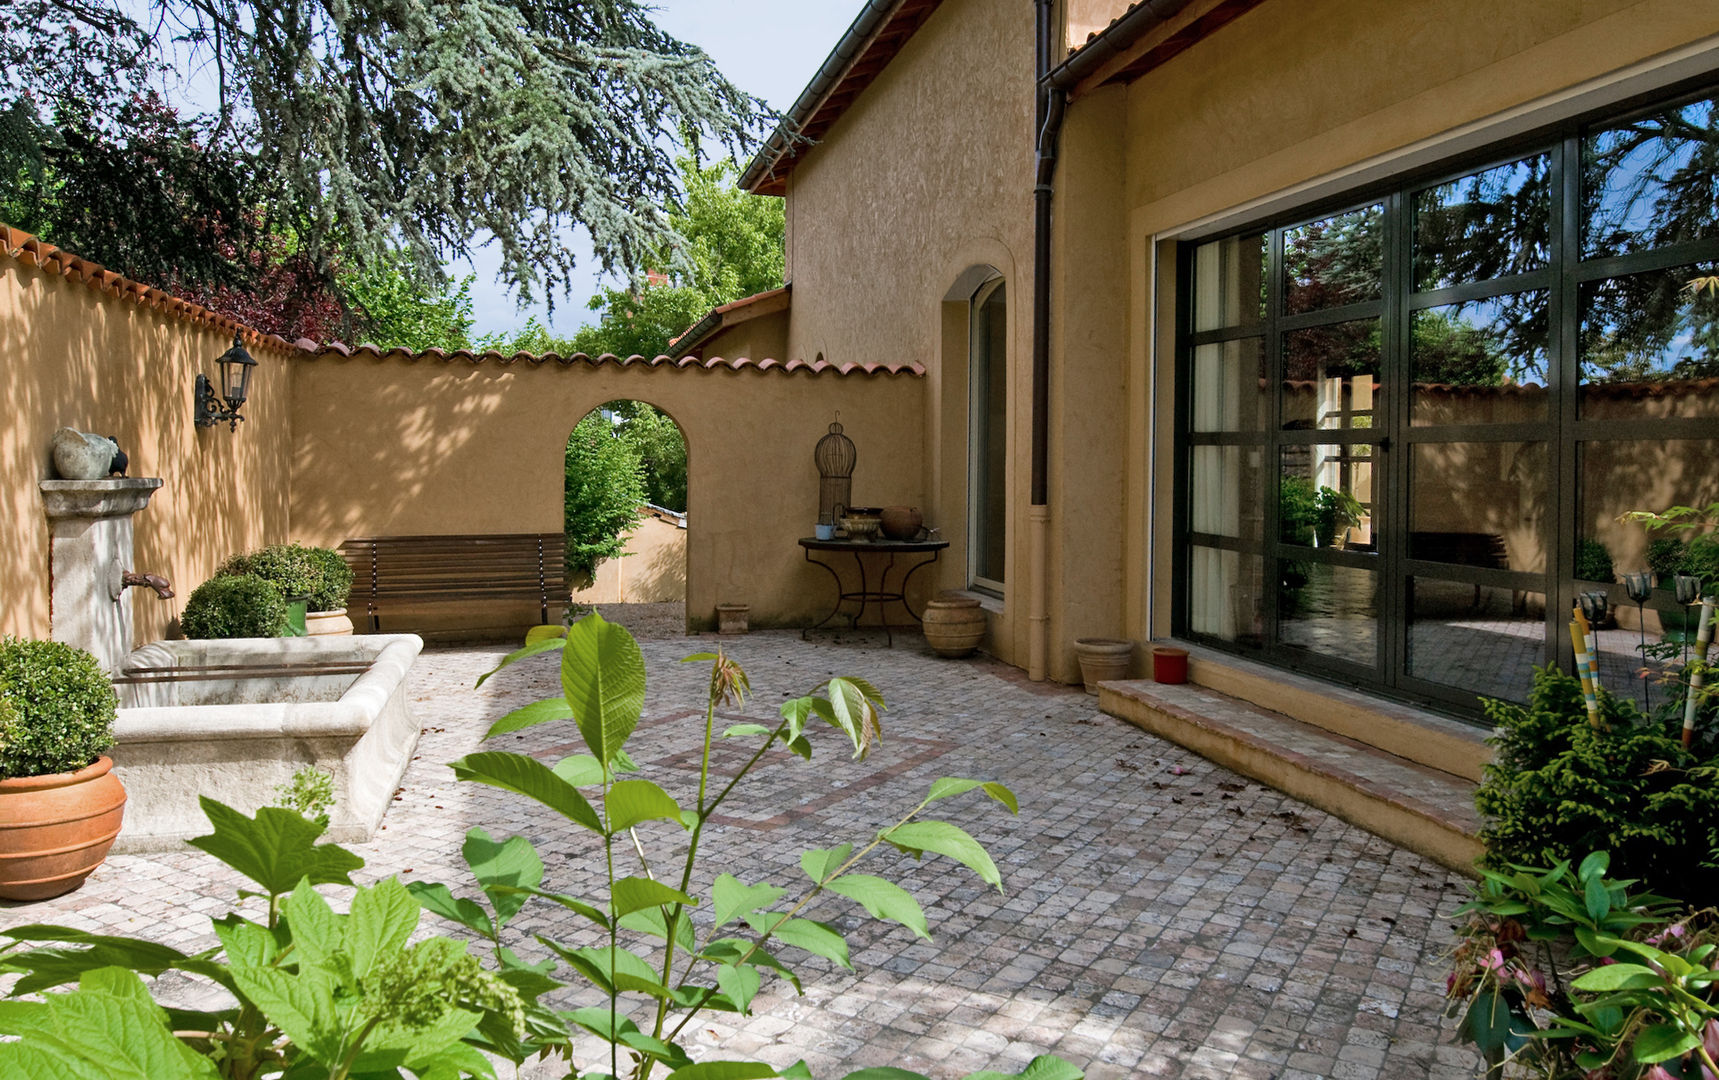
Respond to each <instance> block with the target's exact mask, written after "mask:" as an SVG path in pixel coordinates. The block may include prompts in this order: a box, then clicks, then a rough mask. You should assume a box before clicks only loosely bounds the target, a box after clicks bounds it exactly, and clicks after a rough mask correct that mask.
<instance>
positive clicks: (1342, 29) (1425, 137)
mask: <svg viewBox="0 0 1719 1080" xmlns="http://www.w3.org/2000/svg"><path fill="white" fill-rule="evenodd" d="M1716 34H1719V7H1715V6H1713V5H1691V4H1687V3H1682V2H1672V0H1639V2H1630V0H1568V2H1546V3H1532V4H1498V3H1494V2H1491V0H1435V2H1427V3H1417V4H1379V3H1375V2H1372V0H1306V2H1303V3H1297V4H1289V3H1287V2H1285V0H1269V2H1267V3H1265V4H1262V5H1261V6H1260V7H1258V8H1256V9H1254V10H1253V11H1251V12H1249V13H1247V14H1245V15H1243V16H1241V17H1240V18H1238V19H1237V20H1235V21H1234V22H1232V23H1230V24H1229V25H1227V26H1225V27H1223V28H1222V29H1220V30H1219V31H1218V32H1217V33H1216V34H1215V35H1214V36H1213V37H1211V38H1210V39H1208V40H1206V41H1205V42H1203V43H1201V44H1199V45H1197V46H1196V47H1194V48H1193V49H1191V50H1189V51H1187V52H1185V53H1183V54H1181V55H1179V56H1177V57H1176V58H1174V59H1173V60H1171V61H1170V62H1169V63H1167V64H1166V65H1164V66H1162V67H1160V68H1158V69H1157V70H1155V71H1153V72H1151V73H1149V74H1147V75H1146V76H1145V77H1143V78H1141V79H1139V80H1137V81H1136V82H1134V83H1133V84H1131V85H1129V86H1127V87H1125V88H1124V87H1107V88H1104V89H1101V90H1098V91H1096V92H1093V93H1090V94H1087V95H1085V96H1083V97H1080V98H1078V99H1076V100H1075V101H1074V102H1073V103H1072V104H1071V106H1070V110H1069V119H1068V123H1067V125H1066V127H1065V129H1064V134H1063V146H1062V155H1061V156H1062V160H1061V164H1060V166H1059V170H1058V177H1057V184H1058V190H1057V196H1056V197H1057V206H1058V211H1057V212H1058V219H1057V232H1056V241H1055V244H1056V247H1055V252H1054V262H1053V266H1054V272H1055V274H1056V277H1055V279H1054V284H1053V290H1054V299H1053V310H1054V314H1053V342H1054V344H1053V363H1054V365H1055V368H1056V370H1057V371H1058V372H1059V373H1061V374H1062V376H1063V382H1062V383H1060V384H1058V383H1053V386H1055V387H1058V388H1059V389H1058V390H1057V393H1059V394H1060V395H1061V399H1060V401H1057V400H1056V399H1055V398H1054V396H1053V424H1060V425H1061V434H1060V435H1053V446H1054V447H1056V450H1055V454H1056V455H1057V456H1058V459H1059V460H1058V461H1057V462H1056V463H1055V464H1054V465H1053V470H1061V471H1062V472H1063V473H1065V474H1067V473H1070V472H1072V471H1073V469H1074V468H1075V467H1076V466H1077V464H1079V463H1080V462H1081V461H1082V460H1083V459H1090V458H1091V457H1092V454H1091V451H1090V449H1089V448H1088V447H1086V446H1084V445H1083V440H1082V439H1081V438H1080V437H1079V431H1080V430H1085V429H1087V428H1088V426H1089V425H1088V424H1087V420H1088V418H1097V419H1100V420H1101V421H1103V422H1106V423H1108V422H1109V421H1110V419H1111V418H1112V417H1113V416H1114V411H1113V410H1108V409H1103V408H1100V411H1098V412H1096V413H1093V412H1088V411H1087V410H1088V409H1089V408H1091V407H1093V406H1094V405H1095V404H1096V405H1098V406H1102V405H1103V402H1102V400H1095V395H1092V394H1088V393H1086V392H1085V391H1084V390H1083V389H1081V388H1080V387H1081V386H1082V385H1084V384H1083V383H1081V380H1083V379H1085V378H1087V377H1088V375H1089V374H1090V373H1093V372H1098V373H1102V375H1103V379H1104V381H1105V385H1107V386H1115V385H1118V380H1117V378H1116V375H1115V373H1114V372H1112V371H1111V370H1110V368H1109V366H1108V364H1109V361H1110V358H1111V356H1112V353H1113V351H1114V350H1116V349H1117V348H1120V349H1121V350H1122V355H1123V356H1124V357H1125V367H1126V371H1125V373H1124V374H1123V375H1122V376H1121V378H1120V385H1121V386H1122V387H1123V393H1124V394H1125V397H1126V401H1125V405H1124V412H1125V419H1124V420H1123V422H1122V425H1121V427H1120V429H1119V430H1117V431H1115V432H1114V433H1113V434H1111V435H1110V436H1108V437H1106V439H1105V440H1104V445H1105V447H1106V448H1107V449H1108V450H1109V451H1110V452H1112V453H1114V454H1116V455H1118V456H1119V457H1120V458H1121V459H1122V461H1123V462H1124V464H1125V473H1124V475H1123V477H1122V479H1121V483H1120V486H1119V488H1118V489H1117V494H1118V496H1119V497H1120V500H1121V503H1122V506H1123V517H1122V521H1121V529H1120V531H1121V556H1120V560H1119V561H1120V564H1121V574H1122V583H1123V588H1122V590H1121V592H1120V594H1118V595H1117V597H1116V599H1114V600H1112V599H1111V598H1110V597H1107V596H1103V595H1094V594H1093V593H1092V592H1091V591H1090V590H1088V589H1086V588H1084V587H1083V588H1081V589H1079V590H1070V592H1071V595H1069V596H1066V597H1064V598H1063V599H1062V600H1061V601H1060V602H1059V604H1058V605H1057V607H1056V608H1055V609H1054V610H1055V611H1056V613H1057V615H1058V617H1059V618H1061V619H1063V620H1065V624H1066V626H1067V628H1068V630H1069V631H1072V630H1073V629H1074V628H1076V627H1079V626H1085V625H1100V624H1102V623H1103V622H1104V621H1105V620H1106V619H1109V618H1112V617H1114V618H1115V619H1117V620H1119V621H1120V623H1121V624H1122V628H1123V629H1125V630H1126V632H1127V633H1128V635H1129V636H1131V637H1134V638H1135V639H1136V640H1142V641H1143V640H1145V639H1147V638H1148V637H1151V636H1154V635H1157V636H1163V635H1166V634H1168V633H1169V629H1170V603H1169V599H1170V574H1169V567H1170V550H1171V548H1170V529H1171V511H1172V502H1171V490H1172V488H1171V484H1172V480H1173V474H1172V472H1171V468H1170V460H1169V458H1170V449H1171V446H1172V433H1173V412H1172V409H1173V403H1174V400H1175V394H1174V387H1173V385H1172V383H1173V374H1174V326H1173V321H1174V311H1175V306H1174V305H1175V300H1176V294H1175V288H1174V274H1175V245H1174V243H1173V239H1174V237H1175V236H1177V235H1178V234H1179V233H1181V232H1182V231H1184V230H1186V229H1188V228H1190V227H1191V226H1196V225H1205V224H1206V223H1209V222H1211V221H1213V220H1222V219H1224V218H1226V217H1227V216H1229V215H1236V216H1246V215H1247V214H1250V213H1256V214H1257V213H1263V212H1265V210H1264V208H1266V207H1270V206H1272V205H1277V204H1280V203H1283V204H1287V203H1290V202H1293V201H1296V200H1301V201H1306V200H1310V199H1312V198H1314V197H1315V194H1314V193H1315V192H1318V193H1321V194H1322V193H1325V192H1327V191H1329V190H1333V189H1336V188H1340V187H1341V186H1342V185H1343V184H1345V183H1349V184H1354V183H1361V182H1363V180H1364V179H1366V178H1369V177H1373V176H1382V175H1387V174H1388V173H1389V172H1392V171H1400V170H1401V169H1404V168H1407V167H1409V166H1410V165H1411V164H1414V163H1417V162H1420V161H1427V160H1435V159H1437V158H1438V157H1441V156H1448V155H1449V154H1451V153H1454V152H1455V149H1454V148H1456V147H1459V146H1460V147H1463V148H1466V147H1469V146H1475V145H1483V144H1484V143H1485V142H1487V141H1493V140H1496V139H1498V138H1502V137H1504V136H1506V135H1512V134H1515V133H1516V132H1519V131H1525V130H1529V129H1530V128H1532V127H1533V126H1536V125H1537V124H1543V123H1545V122H1549V121H1550V120H1551V119H1555V118H1556V117H1557V115H1559V112H1560V111H1561V112H1562V113H1564V114H1567V113H1570V112H1573V111H1575V109H1576V108H1578V107H1590V106H1592V105H1597V104H1599V103H1600V101H1602V100H1603V99H1604V98H1605V97H1606V96H1608V95H1610V96H1612V97H1619V96H1622V95H1623V94H1624V93H1625V92H1626V91H1625V89H1623V88H1622V87H1625V86H1627V88H1628V91H1630V92H1639V91H1641V90H1643V89H1646V88H1647V86H1648V85H1650V84H1651V83H1653V82H1654V81H1655V80H1658V81H1660V82H1669V81H1671V79H1672V77H1673V76H1672V74H1670V73H1671V72H1675V73H1676V77H1678V78H1682V77H1687V76H1688V75H1689V74H1691V73H1692V66H1699V65H1700V64H1701V63H1703V61H1701V60H1699V59H1698V58H1697V59H1691V58H1690V56H1689V54H1691V53H1695V52H1698V51H1699V50H1700V48H1701V47H1702V45H1703V43H1706V42H1709V41H1710V40H1711V39H1713V37H1714V35H1716ZM1673 64H1675V65H1676V66H1675V67H1673V66H1671V65H1673ZM1659 65H1665V66H1664V67H1662V68H1660V70H1661V72H1662V74H1659V75H1655V74H1653V73H1652V69H1654V68H1656V67H1657V66H1659ZM1714 66H1719V64H1715V65H1714ZM1625 76H1627V77H1628V78H1629V79H1630V80H1632V81H1630V82H1628V83H1625V82H1624V81H1623V79H1624V77H1625ZM1613 82H1615V83H1617V86H1618V87H1619V88H1615V89H1606V86H1607V84H1610V83H1613ZM1578 94H1580V95H1582V96H1580V97H1578ZM1564 99H1575V103H1571V102H1567V101H1565V100H1564ZM1094 192H1099V193H1107V194H1108V195H1109V196H1110V197H1112V198H1113V199H1114V202H1113V204H1112V205H1113V206H1115V207H1116V209H1115V210H1114V211H1113V212H1110V213H1104V212H1101V211H1097V210H1094V209H1093V208H1091V207H1090V206H1077V205H1074V200H1076V199H1088V200H1090V199H1091V198H1092V197H1093V194H1092V193H1094ZM1118 282H1122V283H1124V288H1123V289H1121V290H1118V288H1117V287H1116V286H1117V283H1118ZM800 300H801V297H799V296H797V297H796V303H799V301H800ZM1077 415H1078V417H1080V419H1081V421H1082V426H1081V427H1080V428H1076V427H1074V426H1073V423H1072V422H1073V421H1074V419H1075V418H1076V417H1077ZM1055 475H1057V472H1055V471H1053V476H1055ZM1061 490H1062V491H1063V492H1064V494H1063V495H1061V496H1059V495H1057V494H1054V493H1053V503H1056V507H1055V512H1056V515H1057V518H1058V520H1059V521H1061V520H1062V519H1063V518H1065V517H1066V516H1068V515H1070V514H1072V513H1074V512H1076V507H1075V506H1074V505H1072V504H1070V503H1067V502H1059V501H1058V500H1059V499H1068V498H1073V497H1074V496H1076V495H1077V494H1078V487H1077V485H1076V484H1075V483H1074V482H1072V481H1070V480H1068V479H1066V477H1065V479H1064V481H1063V485H1062V487H1061ZM1094 490H1095V491H1096V490H1097V489H1096V488H1095V489H1094ZM1058 528H1059V530H1060V533H1061V536H1062V538H1063V542H1064V543H1073V542H1077V537H1076V533H1077V531H1078V530H1076V529H1072V528H1070V527H1069V526H1067V525H1066V524H1062V525H1059V526H1058ZM1090 539H1091V540H1092V541H1093V542H1095V543H1096V545H1097V546H1096V547H1095V549H1094V553H1095V556H1096V557H1097V558H1099V559H1101V560H1108V559H1109V557H1110V551H1111V549H1110V548H1109V547H1108V546H1106V545H1107V544H1108V540H1107V539H1106V538H1105V537H1103V536H1098V537H1095V538H1090ZM1615 539H1617V540H1618V541H1619V543H1620V546H1622V538H1621V537H1618V538H1615ZM1078 542H1080V543H1082V544H1085V543H1087V542H1088V541H1087V540H1079V541H1078ZM1056 565H1058V566H1060V567H1061V568H1062V569H1061V572H1063V573H1065V574H1066V573H1067V572H1068V569H1069V568H1070V566H1071V565H1075V564H1072V563H1071V561H1070V560H1069V558H1068V557H1067V555H1066V554H1065V555H1063V556H1061V562H1060V563H1058V564H1056ZM1053 580H1055V578H1054V577H1053ZM1070 636H1073V635H1072V633H1069V632H1064V633H1061V634H1059V635H1057V636H1054V637H1053V643H1063V644H1066V639H1067V638H1068V637H1070ZM1054 648H1055V644H1053V649H1054Z"/></svg>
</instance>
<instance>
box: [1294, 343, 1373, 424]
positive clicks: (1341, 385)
mask: <svg viewBox="0 0 1719 1080" xmlns="http://www.w3.org/2000/svg"><path fill="white" fill-rule="evenodd" d="M1283 373H1284V374H1283V426H1284V427H1285V428H1287V429H1290V430H1304V429H1307V428H1318V429H1319V430H1321V431H1342V430H1348V429H1350V428H1371V427H1372V426H1373V395H1374V391H1375V387H1376V386H1377V385H1378V382H1379V320H1377V319H1356V320H1355V321H1353V322H1342V323H1332V324H1331V325H1329V326H1315V327H1310V328H1309V329H1306V330H1293V331H1291V332H1289V333H1287V334H1285V335H1283Z"/></svg>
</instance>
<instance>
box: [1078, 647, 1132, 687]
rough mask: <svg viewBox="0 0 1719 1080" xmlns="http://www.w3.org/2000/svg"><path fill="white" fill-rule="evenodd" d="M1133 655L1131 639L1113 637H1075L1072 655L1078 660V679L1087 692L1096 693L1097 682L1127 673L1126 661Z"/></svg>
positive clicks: (1118, 677)
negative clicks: (1123, 639) (1120, 639)
mask: <svg viewBox="0 0 1719 1080" xmlns="http://www.w3.org/2000/svg"><path fill="white" fill-rule="evenodd" d="M1133 655H1134V643H1133V642H1132V641H1119V640H1117V639H1115V638H1075V640H1074V656H1075V659H1077V660H1079V661H1080V681H1081V682H1082V683H1083V684H1084V685H1085V687H1086V692H1087V693H1089V694H1096V693H1098V684H1099V683H1101V682H1108V681H1109V680H1111V679H1120V678H1123V677H1125V676H1127V674H1128V662H1129V660H1130V658H1132V657H1133Z"/></svg>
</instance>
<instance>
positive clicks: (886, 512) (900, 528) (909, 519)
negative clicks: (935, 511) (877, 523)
mask: <svg viewBox="0 0 1719 1080" xmlns="http://www.w3.org/2000/svg"><path fill="white" fill-rule="evenodd" d="M880 516H881V517H882V518H883V536H884V539H886V540H911V539H913V538H914V537H915V536H918V535H919V527H920V526H921V525H924V524H925V516H924V515H923V514H921V513H920V512H919V507H917V506H886V507H884V508H883V513H882V515H880Z"/></svg>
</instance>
